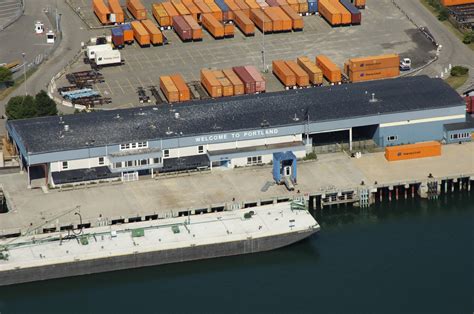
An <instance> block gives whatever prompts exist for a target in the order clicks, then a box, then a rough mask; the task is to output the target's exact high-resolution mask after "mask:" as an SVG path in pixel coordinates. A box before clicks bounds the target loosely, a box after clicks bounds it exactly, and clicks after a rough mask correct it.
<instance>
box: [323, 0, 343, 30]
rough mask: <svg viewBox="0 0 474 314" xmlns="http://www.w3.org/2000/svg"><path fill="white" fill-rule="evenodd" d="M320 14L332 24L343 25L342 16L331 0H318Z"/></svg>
mask: <svg viewBox="0 0 474 314" xmlns="http://www.w3.org/2000/svg"><path fill="white" fill-rule="evenodd" d="M318 11H319V14H320V15H321V16H322V17H324V18H325V19H326V21H328V23H329V24H331V25H332V26H336V25H341V23H342V16H341V13H340V12H339V10H337V9H336V8H335V7H334V6H333V5H332V4H331V2H330V1H329V0H319V2H318Z"/></svg>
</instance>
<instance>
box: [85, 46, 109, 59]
mask: <svg viewBox="0 0 474 314" xmlns="http://www.w3.org/2000/svg"><path fill="white" fill-rule="evenodd" d="M110 50H112V46H111V45H109V44H105V45H94V46H87V58H89V60H95V54H96V53H97V52H98V51H110Z"/></svg>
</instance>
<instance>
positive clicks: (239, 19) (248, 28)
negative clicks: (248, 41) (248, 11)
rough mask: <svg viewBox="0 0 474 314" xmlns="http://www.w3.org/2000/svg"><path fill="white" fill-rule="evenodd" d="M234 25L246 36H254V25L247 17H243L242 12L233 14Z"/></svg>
mask: <svg viewBox="0 0 474 314" xmlns="http://www.w3.org/2000/svg"><path fill="white" fill-rule="evenodd" d="M234 23H235V25H237V27H238V28H240V30H241V31H242V33H244V35H246V36H253V35H255V25H254V24H253V23H252V21H251V20H250V19H249V17H248V16H247V15H245V13H244V11H235V12H234Z"/></svg>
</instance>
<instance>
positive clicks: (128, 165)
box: [126, 160, 135, 167]
mask: <svg viewBox="0 0 474 314" xmlns="http://www.w3.org/2000/svg"><path fill="white" fill-rule="evenodd" d="M126 163H127V167H133V166H135V160H128V161H127V162H126Z"/></svg>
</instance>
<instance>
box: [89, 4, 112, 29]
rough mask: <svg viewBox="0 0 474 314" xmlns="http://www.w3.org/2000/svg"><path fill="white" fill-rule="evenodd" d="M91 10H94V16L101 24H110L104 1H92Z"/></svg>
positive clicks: (108, 12)
mask: <svg viewBox="0 0 474 314" xmlns="http://www.w3.org/2000/svg"><path fill="white" fill-rule="evenodd" d="M92 8H93V10H94V13H95V15H96V16H97V18H98V19H99V21H100V22H101V23H102V24H108V23H110V21H109V18H108V16H109V14H110V10H109V8H108V7H107V6H106V5H105V4H104V1H102V0H93V1H92Z"/></svg>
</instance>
